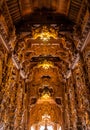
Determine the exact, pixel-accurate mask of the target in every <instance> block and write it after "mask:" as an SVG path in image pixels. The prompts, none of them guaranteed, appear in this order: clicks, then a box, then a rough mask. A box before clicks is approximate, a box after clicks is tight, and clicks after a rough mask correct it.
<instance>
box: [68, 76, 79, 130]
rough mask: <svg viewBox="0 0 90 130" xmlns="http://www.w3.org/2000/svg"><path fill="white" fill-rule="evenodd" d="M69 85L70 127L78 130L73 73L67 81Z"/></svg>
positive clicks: (72, 129)
mask: <svg viewBox="0 0 90 130" xmlns="http://www.w3.org/2000/svg"><path fill="white" fill-rule="evenodd" d="M67 85H68V96H69V103H70V104H69V107H70V129H71V130H76V129H77V128H76V127H77V126H76V123H77V112H76V101H75V93H74V81H73V75H72V76H71V77H70V78H69V79H68V81H67Z"/></svg>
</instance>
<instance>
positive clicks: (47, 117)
mask: <svg viewBox="0 0 90 130" xmlns="http://www.w3.org/2000/svg"><path fill="white" fill-rule="evenodd" d="M48 119H50V116H49V115H48V114H44V115H43V116H42V120H48Z"/></svg>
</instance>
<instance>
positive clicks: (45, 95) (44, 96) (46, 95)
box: [42, 93, 50, 99]
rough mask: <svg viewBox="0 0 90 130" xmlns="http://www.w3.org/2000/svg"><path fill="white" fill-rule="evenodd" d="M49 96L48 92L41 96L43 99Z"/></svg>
mask: <svg viewBox="0 0 90 130" xmlns="http://www.w3.org/2000/svg"><path fill="white" fill-rule="evenodd" d="M49 97H50V96H49V94H47V93H45V94H44V95H43V96H42V98H43V99H48V98H49Z"/></svg>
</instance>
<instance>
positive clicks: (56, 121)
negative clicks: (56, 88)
mask: <svg viewBox="0 0 90 130" xmlns="http://www.w3.org/2000/svg"><path fill="white" fill-rule="evenodd" d="M40 100H42V99H39V101H37V103H36V104H35V105H34V106H33V107H32V108H31V109H30V113H29V122H28V124H29V130H61V127H62V113H61V108H60V107H59V106H58V105H56V104H55V102H54V101H52V100H53V99H50V100H49V102H48V101H45V100H44V102H43V101H40Z"/></svg>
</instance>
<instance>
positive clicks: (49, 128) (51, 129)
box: [40, 126, 53, 130]
mask: <svg viewBox="0 0 90 130" xmlns="http://www.w3.org/2000/svg"><path fill="white" fill-rule="evenodd" d="M47 129H48V130H53V127H52V126H47ZM40 130H45V126H40Z"/></svg>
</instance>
